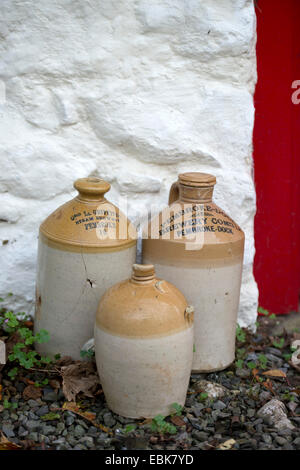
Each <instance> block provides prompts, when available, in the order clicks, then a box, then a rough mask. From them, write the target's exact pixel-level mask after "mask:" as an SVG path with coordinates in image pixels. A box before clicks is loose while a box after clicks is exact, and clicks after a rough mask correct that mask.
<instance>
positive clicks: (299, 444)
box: [293, 437, 300, 450]
mask: <svg viewBox="0 0 300 470" xmlns="http://www.w3.org/2000/svg"><path fill="white" fill-rule="evenodd" d="M293 444H294V446H295V447H296V449H298V450H300V437H296V439H295V440H294V441H293Z"/></svg>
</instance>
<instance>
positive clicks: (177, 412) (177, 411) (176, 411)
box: [171, 403, 183, 416]
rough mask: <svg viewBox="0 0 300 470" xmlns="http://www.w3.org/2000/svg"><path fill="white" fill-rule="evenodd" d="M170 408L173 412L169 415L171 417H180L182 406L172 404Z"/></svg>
mask: <svg viewBox="0 0 300 470" xmlns="http://www.w3.org/2000/svg"><path fill="white" fill-rule="evenodd" d="M171 407H172V408H173V410H174V412H172V413H171V415H172V416H174V415H176V416H181V415H182V410H183V406H181V405H179V403H172V405H171Z"/></svg>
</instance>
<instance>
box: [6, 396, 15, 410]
mask: <svg viewBox="0 0 300 470" xmlns="http://www.w3.org/2000/svg"><path fill="white" fill-rule="evenodd" d="M3 406H4V408H5V409H7V410H9V409H11V408H12V409H13V410H15V409H16V408H18V403H15V402H9V401H8V400H7V398H5V399H4V400H3Z"/></svg>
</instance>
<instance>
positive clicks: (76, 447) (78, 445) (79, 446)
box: [73, 444, 86, 450]
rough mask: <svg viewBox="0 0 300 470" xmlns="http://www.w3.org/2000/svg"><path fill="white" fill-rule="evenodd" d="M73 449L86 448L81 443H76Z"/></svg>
mask: <svg viewBox="0 0 300 470" xmlns="http://www.w3.org/2000/svg"><path fill="white" fill-rule="evenodd" d="M73 450H86V447H85V446H84V445H83V444H76V446H75V447H73Z"/></svg>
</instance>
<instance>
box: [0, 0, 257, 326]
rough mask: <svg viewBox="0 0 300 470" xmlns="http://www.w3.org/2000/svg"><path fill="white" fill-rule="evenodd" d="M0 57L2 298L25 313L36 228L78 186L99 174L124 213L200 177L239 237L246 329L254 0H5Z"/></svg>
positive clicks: (253, 297)
mask: <svg viewBox="0 0 300 470" xmlns="http://www.w3.org/2000/svg"><path fill="white" fill-rule="evenodd" d="M0 56H1V62H0V79H1V80H2V84H1V86H2V87H3V82H4V83H5V87H6V101H5V103H3V100H2V101H1V99H0V103H2V104H0V156H1V174H0V197H1V203H0V219H1V222H0V243H1V246H0V256H1V272H0V295H2V296H5V294H6V293H8V292H13V293H14V294H15V297H14V305H13V306H14V307H15V308H18V309H22V310H24V309H25V310H26V311H28V310H30V311H31V312H33V299H34V283H35V267H36V249H37V235H38V226H39V224H40V222H41V221H42V220H43V219H44V218H45V217H46V216H47V215H48V214H49V213H50V212H51V211H52V210H54V209H55V208H56V207H57V206H59V205H60V204H62V203H63V202H65V201H66V200H68V199H70V197H71V196H73V195H74V192H73V188H72V182H73V180H75V179H76V178H78V177H83V176H87V175H97V176H101V177H104V178H107V179H108V180H109V181H111V183H112V190H111V192H110V198H111V200H113V201H117V200H118V197H119V196H120V195H121V196H128V198H129V206H130V211H131V213H133V210H134V209H137V208H140V207H141V206H142V204H144V203H147V204H148V205H149V204H150V203H153V204H158V205H159V206H160V207H162V206H163V205H165V204H166V202H167V193H168V189H169V187H170V184H171V183H172V182H173V181H174V180H175V179H177V174H178V172H184V171H191V170H193V171H205V172H211V173H213V174H215V175H216V176H217V180H218V185H217V187H216V190H215V200H216V202H217V203H218V204H219V205H220V206H221V207H222V208H223V209H225V210H226V211H227V212H228V213H229V214H230V215H231V216H232V217H233V218H234V219H235V220H236V221H237V222H238V223H239V224H240V225H241V226H242V228H243V229H244V231H245V232H246V238H247V242H246V253H245V269H244V282H243V288H242V295H241V308H240V323H241V324H243V325H246V324H248V325H249V324H253V323H254V321H255V318H256V304H257V288H256V284H255V283H254V280H253V276H252V261H253V254H254V247H253V216H254V213H255V192H254V187H253V182H252V175H251V174H252V157H251V152H252V128H253V117H254V109H253V91H254V86H255V81H256V58H255V12H254V7H253V2H252V0H163V1H162V0H89V1H82V0H52V1H51V2H49V1H48V0H38V1H36V0H28V1H26V2H24V1H22V0H3V2H2V3H1V18H0ZM1 89H2V88H0V92H1ZM0 98H1V97H0ZM2 98H3V97H2ZM7 241H8V242H7ZM2 243H4V244H3V245H2ZM11 303H12V299H10V304H11Z"/></svg>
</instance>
